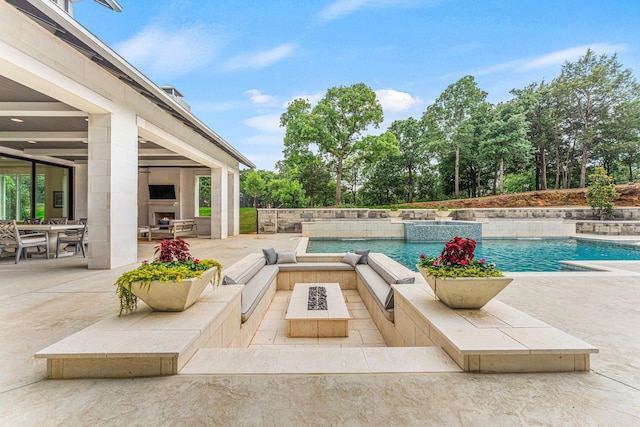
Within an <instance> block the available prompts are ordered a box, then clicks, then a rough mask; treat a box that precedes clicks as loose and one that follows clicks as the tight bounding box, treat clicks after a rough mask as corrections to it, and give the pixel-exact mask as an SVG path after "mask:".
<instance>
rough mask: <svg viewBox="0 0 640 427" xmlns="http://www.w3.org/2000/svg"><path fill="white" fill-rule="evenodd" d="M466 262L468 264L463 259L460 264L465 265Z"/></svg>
mask: <svg viewBox="0 0 640 427" xmlns="http://www.w3.org/2000/svg"><path fill="white" fill-rule="evenodd" d="M467 264H469V263H468V262H467V261H465V260H462V261H460V265H467Z"/></svg>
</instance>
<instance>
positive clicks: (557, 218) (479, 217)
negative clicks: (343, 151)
mask: <svg viewBox="0 0 640 427" xmlns="http://www.w3.org/2000/svg"><path fill="white" fill-rule="evenodd" d="M383 219H384V220H386V221H388V222H389V227H390V228H389V229H388V230H387V229H386V228H385V230H384V232H381V233H377V234H381V235H387V234H389V233H391V234H392V235H393V237H403V236H404V232H402V233H399V230H400V229H403V228H401V227H402V225H401V223H400V221H432V220H434V219H436V216H435V210H434V209H402V210H401V212H400V215H399V217H398V218H397V219H395V218H393V219H390V215H389V211H388V210H386V209H258V233H304V230H303V224H305V223H316V224H317V223H319V222H321V221H318V220H338V221H334V222H333V223H332V225H329V224H327V225H326V227H337V225H336V224H338V223H339V222H343V220H378V221H380V220H383ZM447 220H456V221H478V222H482V223H483V224H484V225H483V235H484V237H494V235H496V236H505V234H504V230H503V229H502V228H503V227H504V226H507V227H512V228H517V229H518V230H521V229H522V223H521V221H531V223H532V224H531V226H529V227H528V228H527V230H529V231H527V232H526V233H524V234H523V233H522V232H521V231H518V232H517V233H516V234H514V237H528V236H530V235H535V236H538V237H544V236H548V235H551V236H556V237H557V236H571V235H573V234H574V233H578V234H585V233H586V234H604V235H606V234H610V235H640V207H631V208H617V209H616V210H615V213H614V220H611V221H597V220H595V219H594V214H593V211H592V210H591V209H590V208H509V209H503V208H496V209H452V210H451V214H450V216H449V218H447ZM518 220H519V221H518ZM549 220H551V221H549ZM316 221H317V222H316ZM574 221H576V223H577V226H576V227H577V229H575V230H574V229H573V227H574V225H573V223H574ZM636 221H638V224H635V222H636ZM347 222H349V221H347ZM352 222H353V223H357V222H365V223H366V222H368V221H352ZM511 222H513V224H511ZM518 222H520V223H519V224H517V223H518ZM391 224H393V225H391ZM488 224H489V225H491V224H492V225H493V226H489V227H487V225H488ZM341 227H342V228H345V227H346V228H347V229H353V231H358V232H360V231H361V229H362V227H363V226H362V225H358V226H356V225H354V224H350V225H343V226H341ZM371 227H374V228H376V227H377V228H380V227H383V228H384V225H382V223H381V222H378V223H377V224H376V225H371V226H365V228H366V229H367V234H371V236H372V237H373V234H376V233H373V234H372V231H371V230H369V228H371ZM356 228H357V229H358V230H356ZM570 228H571V230H570ZM590 230H591V231H590ZM514 233H515V231H514ZM347 234H349V233H347ZM312 237H322V236H312ZM345 237H353V236H345ZM357 237H363V235H361V234H359V235H357Z"/></svg>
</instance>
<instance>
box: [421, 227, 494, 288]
mask: <svg viewBox="0 0 640 427" xmlns="http://www.w3.org/2000/svg"><path fill="white" fill-rule="evenodd" d="M475 249H476V241H475V240H473V239H471V238H469V237H454V238H453V239H451V240H449V241H448V242H447V243H445V245H444V249H443V250H442V252H441V253H440V256H438V257H429V256H427V255H425V254H421V255H420V258H419V259H418V265H419V266H420V267H422V268H424V269H425V270H426V272H427V274H428V275H429V276H433V277H436V278H456V277H503V275H502V271H500V270H498V269H497V268H496V265H495V264H494V263H490V262H487V260H486V259H485V258H480V259H479V260H477V259H475V255H474V251H475Z"/></svg>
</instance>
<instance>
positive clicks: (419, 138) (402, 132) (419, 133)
mask: <svg viewBox="0 0 640 427" xmlns="http://www.w3.org/2000/svg"><path fill="white" fill-rule="evenodd" d="M436 127H437V126H435V123H433V121H418V120H416V119H414V118H413V117H409V118H408V119H406V120H396V121H394V122H393V123H391V126H390V127H389V130H390V131H391V133H393V135H395V137H396V139H397V140H398V150H399V157H400V159H399V161H400V164H401V165H402V166H403V168H404V170H405V171H406V173H407V182H406V185H407V191H406V194H407V202H408V203H413V195H414V192H415V189H416V188H415V186H416V179H415V178H416V177H415V175H416V173H417V172H418V170H419V169H420V167H421V166H422V165H423V164H425V163H429V162H430V161H431V151H430V150H429V144H428V138H429V135H430V134H432V133H433V132H434V131H435V128H436Z"/></svg>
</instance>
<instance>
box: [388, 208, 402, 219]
mask: <svg viewBox="0 0 640 427" xmlns="http://www.w3.org/2000/svg"><path fill="white" fill-rule="evenodd" d="M388 214H389V218H398V217H399V216H400V215H402V211H401V210H399V209H396V210H395V211H392V210H389V211H388Z"/></svg>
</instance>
